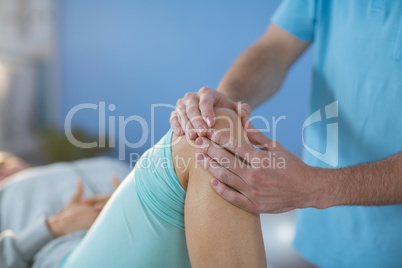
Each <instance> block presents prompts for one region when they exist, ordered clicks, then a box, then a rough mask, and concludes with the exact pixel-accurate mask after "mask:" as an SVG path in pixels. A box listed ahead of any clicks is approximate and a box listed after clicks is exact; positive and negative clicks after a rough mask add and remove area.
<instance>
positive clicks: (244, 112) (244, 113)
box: [240, 109, 247, 117]
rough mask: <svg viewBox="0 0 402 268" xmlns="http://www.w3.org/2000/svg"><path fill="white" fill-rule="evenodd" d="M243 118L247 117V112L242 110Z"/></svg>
mask: <svg viewBox="0 0 402 268" xmlns="http://www.w3.org/2000/svg"><path fill="white" fill-rule="evenodd" d="M243 116H247V112H246V111H245V110H243V109H242V110H241V116H240V117H243Z"/></svg>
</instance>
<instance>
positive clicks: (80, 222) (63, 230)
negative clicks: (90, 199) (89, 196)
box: [47, 180, 101, 237]
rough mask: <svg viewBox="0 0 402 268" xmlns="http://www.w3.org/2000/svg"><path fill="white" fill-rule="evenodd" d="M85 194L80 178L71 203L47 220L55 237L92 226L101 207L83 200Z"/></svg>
mask: <svg viewBox="0 0 402 268" xmlns="http://www.w3.org/2000/svg"><path fill="white" fill-rule="evenodd" d="M83 194H84V189H83V186H82V182H81V181H79V180H78V181H77V189H76V192H75V194H74V196H73V198H72V199H71V201H70V203H68V204H67V206H66V207H65V208H64V209H63V210H62V211H60V212H59V213H58V214H56V215H54V216H52V217H50V218H49V219H48V220H47V225H48V228H49V231H50V233H51V234H52V235H53V236H54V237H59V236H63V235H66V234H69V233H72V232H76V231H79V230H86V229H89V228H90V227H91V226H92V224H93V223H94V221H95V220H96V218H97V217H98V215H99V213H100V211H101V208H97V207H96V206H93V205H91V204H89V203H87V202H83V200H82V197H83Z"/></svg>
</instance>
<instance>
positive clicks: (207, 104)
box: [198, 87, 216, 127]
mask: <svg viewBox="0 0 402 268" xmlns="http://www.w3.org/2000/svg"><path fill="white" fill-rule="evenodd" d="M214 93H216V91H215V90H213V89H212V88H209V87H203V88H201V89H200V90H199V91H198V95H199V98H200V101H199V109H200V111H201V115H202V118H203V119H204V120H205V122H206V123H207V125H208V127H213V126H214V125H215V113H214Z"/></svg>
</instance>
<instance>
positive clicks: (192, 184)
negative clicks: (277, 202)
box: [172, 109, 266, 267]
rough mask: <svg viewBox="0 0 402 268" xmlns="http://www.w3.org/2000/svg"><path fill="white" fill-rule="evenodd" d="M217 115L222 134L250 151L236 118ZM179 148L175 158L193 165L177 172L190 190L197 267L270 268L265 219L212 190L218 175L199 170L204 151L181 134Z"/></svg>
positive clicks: (189, 229) (189, 234)
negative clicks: (213, 177)
mask: <svg viewBox="0 0 402 268" xmlns="http://www.w3.org/2000/svg"><path fill="white" fill-rule="evenodd" d="M215 113H216V115H217V118H218V119H217V120H216V124H215V127H216V128H217V129H219V130H222V132H228V133H229V132H230V133H231V135H232V136H235V137H238V138H239V140H241V142H242V143H244V144H246V145H247V146H250V145H248V144H247V142H246V136H245V134H244V131H243V129H242V127H241V121H240V119H239V117H238V116H237V115H236V113H234V112H233V111H231V110H228V109H217V110H215ZM223 129H226V130H223ZM175 143H176V144H175ZM173 144H174V145H173V146H172V152H173V159H175V158H176V159H177V157H179V158H182V159H184V160H185V161H189V165H188V168H187V169H186V168H185V167H184V165H180V166H179V165H176V168H175V170H176V174H177V176H178V178H179V181H180V183H181V184H182V186H183V188H184V189H186V190H187V196H186V202H185V213H184V215H185V227H186V240H187V246H188V250H189V254H190V260H191V264H192V267H266V258H265V250H264V243H263V239H262V233H261V226H260V218H259V216H258V215H255V214H252V213H249V212H246V211H244V210H242V209H240V208H238V207H236V206H233V205H232V204H230V203H229V202H227V201H226V200H224V199H222V198H221V197H220V196H219V195H218V194H217V193H216V192H215V191H214V190H213V189H212V188H211V187H210V180H211V178H212V176H211V175H210V174H209V173H208V171H206V170H205V169H204V168H203V166H201V165H197V160H196V158H197V155H199V153H200V152H201V150H200V149H198V148H197V147H198V146H196V145H195V144H194V143H193V142H192V141H190V140H189V139H186V138H185V136H181V137H178V136H176V135H175V136H174V137H173ZM245 249H246V250H245ZM206 256H208V257H206Z"/></svg>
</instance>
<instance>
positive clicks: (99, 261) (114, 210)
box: [63, 171, 190, 267]
mask: <svg viewBox="0 0 402 268" xmlns="http://www.w3.org/2000/svg"><path fill="white" fill-rule="evenodd" d="M63 267H190V261H189V259H188V253H187V246H186V239H185V234H184V230H182V229H179V228H177V227H175V226H173V225H171V224H170V223H168V222H166V221H164V220H163V219H162V218H160V217H159V216H157V215H155V214H154V213H153V212H152V211H150V210H149V209H147V207H145V206H144V205H143V204H142V202H141V200H140V199H139V198H138V195H137V192H136V186H135V180H134V171H133V172H132V173H130V175H129V176H128V177H127V178H126V179H125V180H124V181H123V183H122V184H121V186H120V187H119V188H118V189H117V191H116V192H115V193H114V194H113V196H112V198H111V200H110V201H109V202H108V203H107V205H106V206H105V208H104V209H103V211H102V213H101V214H100V215H99V217H98V219H97V220H96V222H95V223H94V225H93V226H92V227H91V229H90V230H89V231H88V233H87V235H86V236H85V238H84V240H83V241H82V242H81V243H80V245H79V246H78V247H77V248H76V249H75V250H74V251H73V252H72V253H71V255H69V257H68V258H67V260H66V262H65V264H64V266H63Z"/></svg>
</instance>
